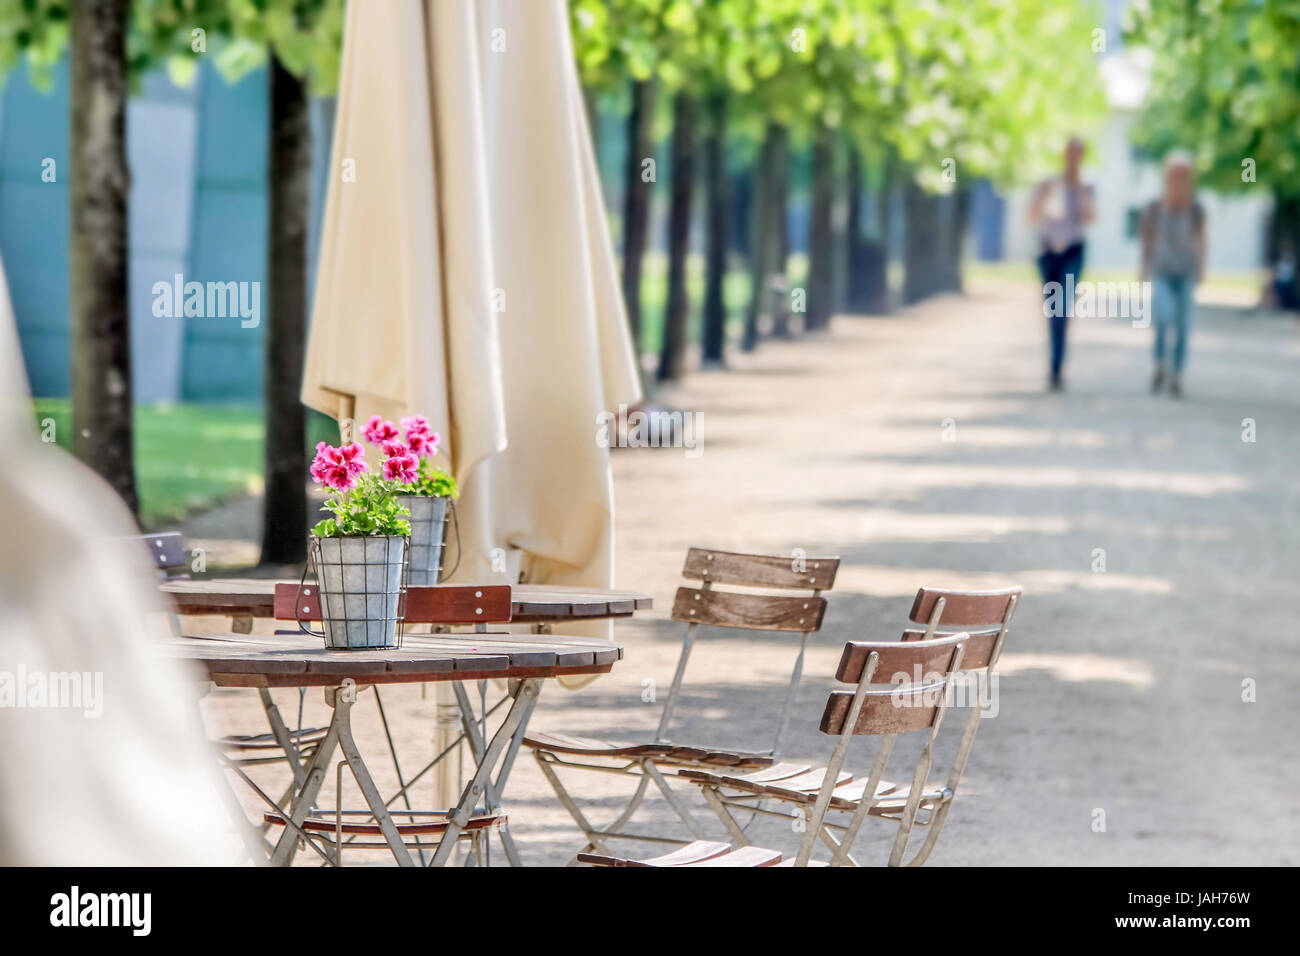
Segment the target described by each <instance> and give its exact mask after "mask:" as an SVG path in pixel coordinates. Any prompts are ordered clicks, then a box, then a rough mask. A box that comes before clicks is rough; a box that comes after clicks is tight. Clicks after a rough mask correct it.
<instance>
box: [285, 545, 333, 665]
mask: <svg viewBox="0 0 1300 956" xmlns="http://www.w3.org/2000/svg"><path fill="white" fill-rule="evenodd" d="M315 556H316V542H315V541H311V540H309V541H308V542H307V560H306V561H305V562H304V563H303V566H302V577H300V578H299V579H298V597H297V598H296V599H295V600H294V602H293V616H294V619H295V620H297V622H298V629H299V630H300V631H302V632H303V633H304V634H310V635H311V636H312V637H319V638H320V639H321V640H324V639H325V625H324V623H322V624H321V630H320V631H319V632H316V631H313V630H312V629H311V625H309V624H306V623H304V622H303V619H302V589H303V587H304V586H305V585H306V583H307V569H308V568H310V567H311V566H312V564H313V563H314V558H315ZM316 598H317V600H316V603H317V604H319V605H321V621H322V622H324V620H325V607H324V605H323V604H321V601H320V582H319V581H318V582H317V584H316Z"/></svg>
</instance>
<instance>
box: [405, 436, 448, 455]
mask: <svg viewBox="0 0 1300 956" xmlns="http://www.w3.org/2000/svg"><path fill="white" fill-rule="evenodd" d="M440 440H441V439H440V438H439V437H438V433H437V432H407V433H406V443H407V444H408V445H410V446H411V451H413V452H414V453H415V454H416V455H418V456H419V457H420V458H431V457H433V456H434V455H436V454H437V453H438V442H439V441H440Z"/></svg>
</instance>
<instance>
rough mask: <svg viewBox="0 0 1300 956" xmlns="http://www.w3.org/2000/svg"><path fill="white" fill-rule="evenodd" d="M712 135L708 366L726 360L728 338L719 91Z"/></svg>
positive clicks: (708, 146) (723, 108)
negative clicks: (725, 352)
mask: <svg viewBox="0 0 1300 956" xmlns="http://www.w3.org/2000/svg"><path fill="white" fill-rule="evenodd" d="M709 114H710V115H709V133H708V139H707V140H706V141H705V144H704V162H705V166H706V170H707V172H706V174H705V175H706V176H707V177H708V181H709V187H708V188H709V216H708V239H707V241H706V245H707V247H708V249H707V262H706V263H705V274H704V332H703V337H702V341H701V345H702V347H703V356H702V357H703V361H704V363H705V364H706V365H708V364H715V365H720V364H722V362H723V360H724V349H725V345H726V336H727V303H726V297H725V291H726V289H725V287H726V279H727V213H728V211H729V208H730V199H729V197H728V194H727V189H728V185H729V184H728V180H727V94H726V91H725V90H718V91H717V92H715V93H714V94H713V96H712V97H711V98H710V100H709Z"/></svg>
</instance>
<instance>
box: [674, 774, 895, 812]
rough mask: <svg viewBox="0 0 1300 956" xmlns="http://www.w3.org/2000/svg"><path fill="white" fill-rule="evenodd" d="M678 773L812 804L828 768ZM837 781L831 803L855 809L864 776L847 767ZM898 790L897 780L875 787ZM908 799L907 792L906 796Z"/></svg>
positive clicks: (881, 790) (716, 784) (882, 790)
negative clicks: (855, 776) (781, 772)
mask: <svg viewBox="0 0 1300 956" xmlns="http://www.w3.org/2000/svg"><path fill="white" fill-rule="evenodd" d="M782 768H784V771H785V773H786V775H785V776H780V777H773V776H772V775H771V773H775V772H777V771H779V770H781V769H782ZM677 776H679V777H681V778H682V779H684V780H689V781H690V782H691V783H694V784H696V785H697V786H706V787H725V788H727V789H728V790H738V791H740V792H741V793H747V794H754V795H756V796H762V797H773V798H775V799H777V800H784V801H786V802H787V803H798V804H810V803H812V802H814V801H815V800H816V799H817V792H818V791H819V790H821V787H822V784H823V783H824V782H825V780H826V768H825V767H814V768H809V767H808V766H806V765H803V764H779V765H778V766H777V767H774V768H772V771H771V772H769V771H760V772H759V773H753V774H746V775H744V776H731V775H728V774H717V773H706V772H703V771H699V770H679V771H678V772H677ZM836 779H837V781H838V783H837V785H836V788H835V790H834V791H833V792H834V796H833V797H832V800H831V806H832V807H834V808H835V809H837V810H843V809H849V810H852V809H853V808H855V807H856V806H857V805H858V801H859V800H860V799H862V791H863V790H864V789H865V787H866V783H867V782H866V781H865V780H858V781H854V780H853V776H852V774H850V773H848V772H846V771H840V773H839V774H838V776H837V778H836ZM897 791H898V787H897V785H896V784H893V783H890V782H889V781H886V780H882V781H881V782H880V785H879V787H877V789H876V793H877V795H879V794H886V793H888V794H891V795H892V794H894V793H896V792H897ZM903 801H904V802H906V794H904V796H903Z"/></svg>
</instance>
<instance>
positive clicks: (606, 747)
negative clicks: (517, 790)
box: [524, 731, 774, 769]
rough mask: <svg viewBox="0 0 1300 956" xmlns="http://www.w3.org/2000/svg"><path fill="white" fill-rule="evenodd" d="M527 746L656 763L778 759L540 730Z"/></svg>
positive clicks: (756, 763) (747, 764)
mask: <svg viewBox="0 0 1300 956" xmlns="http://www.w3.org/2000/svg"><path fill="white" fill-rule="evenodd" d="M524 746H526V747H531V748H532V749H534V750H545V751H548V752H551V753H558V754H568V755H570V756H578V757H626V758H633V759H635V758H638V757H654V758H655V762H656V763H661V764H671V765H673V766H700V765H705V766H714V767H735V768H745V769H749V768H755V769H757V768H761V767H770V766H771V765H772V764H773V763H774V761H773V760H772V758H771V757H770V756H768V755H766V754H758V753H747V752H744V751H731V750H712V749H708V748H704V747H686V746H680V745H677V744H632V745H620V744H615V743H610V742H609V741H607V740H597V739H595V738H592V737H574V736H571V735H569V734H560V733H549V732H546V731H537V732H534V733H530V734H529V735H528V736H527V737H525V738H524Z"/></svg>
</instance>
